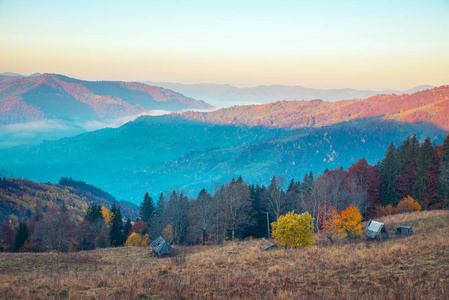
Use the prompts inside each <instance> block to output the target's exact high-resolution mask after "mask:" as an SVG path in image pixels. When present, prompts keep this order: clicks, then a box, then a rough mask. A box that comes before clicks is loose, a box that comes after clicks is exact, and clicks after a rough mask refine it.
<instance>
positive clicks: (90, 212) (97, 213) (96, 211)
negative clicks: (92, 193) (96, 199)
mask: <svg viewBox="0 0 449 300" xmlns="http://www.w3.org/2000/svg"><path fill="white" fill-rule="evenodd" d="M84 220H86V221H89V222H95V221H97V220H103V215H102V214H101V205H99V204H95V203H92V204H91V205H90V206H89V207H88V208H87V210H86V214H85V215H84Z"/></svg>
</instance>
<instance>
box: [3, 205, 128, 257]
mask: <svg viewBox="0 0 449 300" xmlns="http://www.w3.org/2000/svg"><path fill="white" fill-rule="evenodd" d="M131 227H132V225H131V220H130V219H129V218H128V219H127V221H126V223H125V224H124V223H123V217H122V214H121V209H120V206H117V205H116V204H115V203H114V204H113V205H112V207H111V209H108V208H106V207H104V206H101V205H98V204H95V203H93V204H91V205H90V206H89V207H88V208H87V211H86V213H85V215H84V218H83V219H82V220H78V219H77V218H75V215H74V213H73V211H70V210H68V209H67V207H66V205H65V204H64V203H63V204H62V205H61V206H60V207H59V209H49V210H48V211H47V212H43V211H42V210H41V209H37V210H36V213H35V214H34V215H33V217H32V219H31V220H28V221H24V220H21V221H20V222H18V223H14V220H10V221H9V222H3V223H2V224H1V228H0V250H1V251H13V252H30V251H33V252H44V251H52V250H56V251H60V252H67V251H82V250H93V249H95V248H105V247H111V246H113V247H117V246H122V245H123V244H124V243H125V241H126V236H127V235H129V233H130V230H131Z"/></svg>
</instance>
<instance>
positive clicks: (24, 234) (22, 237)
mask: <svg viewBox="0 0 449 300" xmlns="http://www.w3.org/2000/svg"><path fill="white" fill-rule="evenodd" d="M29 235H30V233H29V231H28V226H27V225H26V224H25V223H24V222H20V223H19V228H18V229H17V233H16V238H15V242H14V249H13V250H14V252H19V251H20V248H22V246H23V245H24V244H25V242H26V241H27V239H28V237H29Z"/></svg>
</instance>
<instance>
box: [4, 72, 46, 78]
mask: <svg viewBox="0 0 449 300" xmlns="http://www.w3.org/2000/svg"><path fill="white" fill-rule="evenodd" d="M40 75H42V74H41V73H33V74H31V75H28V76H25V75H22V74H17V73H13V72H4V73H0V77H36V76H40Z"/></svg>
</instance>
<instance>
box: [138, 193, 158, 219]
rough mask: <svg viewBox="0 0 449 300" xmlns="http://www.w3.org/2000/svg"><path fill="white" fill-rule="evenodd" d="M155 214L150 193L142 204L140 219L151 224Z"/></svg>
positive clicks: (146, 194)
mask: <svg viewBox="0 0 449 300" xmlns="http://www.w3.org/2000/svg"><path fill="white" fill-rule="evenodd" d="M154 212H155V207H154V202H153V198H151V197H150V195H149V194H148V192H146V193H145V196H144V197H143V202H142V204H140V219H141V220H142V221H144V222H146V223H148V224H150V223H151V219H152V218H153V214H154Z"/></svg>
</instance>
